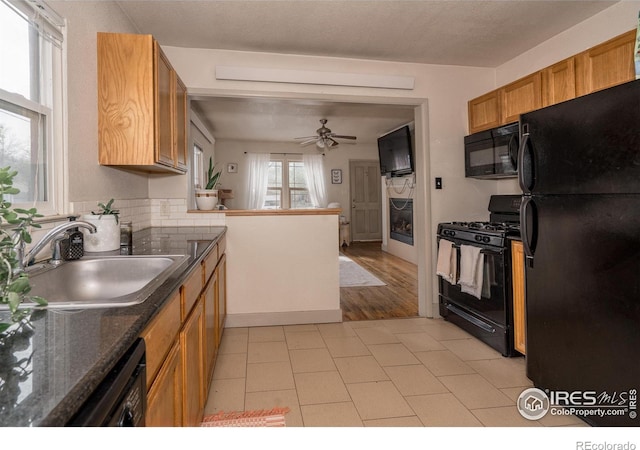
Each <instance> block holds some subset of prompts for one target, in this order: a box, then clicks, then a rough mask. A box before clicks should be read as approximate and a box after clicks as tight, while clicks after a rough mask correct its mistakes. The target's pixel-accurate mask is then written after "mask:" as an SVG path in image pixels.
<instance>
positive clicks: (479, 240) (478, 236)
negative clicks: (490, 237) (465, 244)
mask: <svg viewBox="0 0 640 450" xmlns="http://www.w3.org/2000/svg"><path fill="white" fill-rule="evenodd" d="M475 239H476V242H482V236H480V235H479V234H476V236H475Z"/></svg>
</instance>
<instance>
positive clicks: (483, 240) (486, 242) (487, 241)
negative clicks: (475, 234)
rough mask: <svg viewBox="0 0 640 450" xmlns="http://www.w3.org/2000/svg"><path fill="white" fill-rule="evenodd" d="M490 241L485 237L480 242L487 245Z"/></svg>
mask: <svg viewBox="0 0 640 450" xmlns="http://www.w3.org/2000/svg"><path fill="white" fill-rule="evenodd" d="M490 240H491V238H489V236H485V237H483V238H482V242H484V243H485V244H488V243H489V241H490Z"/></svg>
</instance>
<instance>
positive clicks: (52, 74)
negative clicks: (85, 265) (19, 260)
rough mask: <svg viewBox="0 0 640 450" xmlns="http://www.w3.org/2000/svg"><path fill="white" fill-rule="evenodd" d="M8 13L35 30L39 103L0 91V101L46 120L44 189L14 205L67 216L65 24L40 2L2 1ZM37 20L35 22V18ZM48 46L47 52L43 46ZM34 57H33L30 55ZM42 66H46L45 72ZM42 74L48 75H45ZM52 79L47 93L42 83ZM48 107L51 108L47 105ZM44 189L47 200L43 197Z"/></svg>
mask: <svg viewBox="0 0 640 450" xmlns="http://www.w3.org/2000/svg"><path fill="white" fill-rule="evenodd" d="M0 1H2V2H3V3H4V4H5V5H6V6H7V7H8V8H9V9H11V10H13V11H14V12H15V13H16V14H17V15H18V16H21V17H22V19H23V20H25V21H26V22H27V23H30V24H32V26H33V27H34V28H35V30H36V33H35V34H36V35H37V37H38V39H37V55H36V54H35V53H36V52H32V48H30V49H29V52H30V56H29V57H30V58H32V59H37V61H38V64H37V65H35V67H34V68H32V71H31V75H32V76H33V75H34V72H33V71H34V70H37V71H38V74H37V83H38V97H39V101H35V100H32V99H28V98H26V97H24V96H23V95H21V94H17V93H13V92H9V91H6V90H4V89H2V88H1V87H0V99H2V100H3V101H5V102H7V103H9V104H11V105H14V106H16V107H18V108H24V109H26V110H28V111H31V112H34V113H35V114H38V115H39V116H40V117H42V118H44V121H45V124H44V127H43V130H42V134H39V135H38V141H39V144H38V145H39V146H41V147H42V146H43V147H44V150H43V149H42V148H40V149H39V152H38V153H40V152H41V151H44V161H42V164H43V166H44V168H45V173H44V174H43V175H42V178H43V179H44V184H45V185H44V186H38V191H39V192H37V193H36V194H35V195H36V199H35V200H32V201H29V202H14V203H13V206H14V207H21V208H33V207H35V208H37V210H38V213H40V214H42V215H43V216H45V217H50V216H58V215H64V214H66V213H67V212H68V201H67V198H68V194H67V193H68V187H69V185H68V177H67V176H65V175H66V174H67V173H68V169H67V166H68V163H67V160H66V156H67V141H66V138H65V137H66V132H67V129H66V127H67V118H66V111H67V89H66V84H67V71H66V57H67V45H66V42H67V39H66V38H67V28H66V21H65V20H64V19H63V18H62V17H60V16H58V15H57V14H56V13H55V12H54V11H53V10H51V8H50V7H49V6H48V5H46V3H44V2H42V1H39V0H31V1H30V2H25V1H21V0H11V1H9V0H0ZM34 17H35V18H34ZM45 41H48V42H47V45H46V48H45V46H44V45H43V43H44V42H45ZM31 53H34V54H31ZM43 66H46V67H44V68H43ZM43 70H44V71H45V72H43ZM46 78H50V79H51V83H50V86H49V87H48V89H45V88H44V84H43V80H44V79H46ZM47 103H48V104H47ZM43 189H45V191H44V192H46V200H45V199H43V198H40V197H42V196H41V193H42V191H43Z"/></svg>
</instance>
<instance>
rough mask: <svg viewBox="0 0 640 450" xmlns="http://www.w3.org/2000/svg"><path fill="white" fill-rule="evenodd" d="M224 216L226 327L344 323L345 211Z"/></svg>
mask: <svg viewBox="0 0 640 450" xmlns="http://www.w3.org/2000/svg"><path fill="white" fill-rule="evenodd" d="M190 212H193V213H197V214H207V212H203V211H190ZM213 212H214V213H220V212H221V211H219V210H216V211H213ZM222 212H224V214H225V224H226V225H227V258H228V263H229V264H228V269H227V292H228V297H229V298H230V299H232V300H231V301H230V302H229V304H228V309H227V327H244V326H265V325H285V324H303V323H323V322H325V323H326V322H341V321H342V311H341V309H340V287H339V284H340V282H339V267H338V261H339V259H338V251H339V246H338V227H339V224H338V222H339V220H338V218H339V215H340V213H341V209H339V208H327V209H321V208H316V209H289V210H231V209H229V210H223V211H222Z"/></svg>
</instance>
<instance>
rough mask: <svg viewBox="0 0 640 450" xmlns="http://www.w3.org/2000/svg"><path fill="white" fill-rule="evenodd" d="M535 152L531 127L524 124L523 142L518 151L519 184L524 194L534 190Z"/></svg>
mask: <svg viewBox="0 0 640 450" xmlns="http://www.w3.org/2000/svg"><path fill="white" fill-rule="evenodd" d="M532 153H533V150H532V149H531V146H530V143H529V125H528V124H526V123H524V124H522V141H521V142H520V150H519V151H518V182H519V183H520V189H522V192H523V193H524V194H530V193H531V190H532V189H533V178H534V173H533V154H532Z"/></svg>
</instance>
